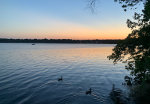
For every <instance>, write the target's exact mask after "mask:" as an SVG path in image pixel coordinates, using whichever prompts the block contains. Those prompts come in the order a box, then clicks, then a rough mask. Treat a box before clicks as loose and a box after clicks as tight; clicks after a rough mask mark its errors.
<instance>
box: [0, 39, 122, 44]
mask: <svg viewBox="0 0 150 104" xmlns="http://www.w3.org/2000/svg"><path fill="white" fill-rule="evenodd" d="M120 41H121V40H119V39H118V40H117V39H116V40H113V39H112V40H111V39H106V40H98V39H96V40H72V39H6V38H0V43H68V44H69V43H76V44H82V43H83V44H117V43H119V42H120Z"/></svg>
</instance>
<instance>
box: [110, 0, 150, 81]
mask: <svg viewBox="0 0 150 104" xmlns="http://www.w3.org/2000/svg"><path fill="white" fill-rule="evenodd" d="M115 1H117V2H119V3H120V4H122V7H123V8H125V11H126V8H128V7H134V6H135V5H137V4H138V3H140V2H143V3H144V10H142V13H141V14H138V13H136V12H135V14H134V20H135V22H132V21H131V20H127V25H128V27H129V28H131V29H132V33H131V34H129V35H128V36H127V38H125V39H124V40H123V41H121V42H120V43H119V44H117V45H116V46H115V48H114V49H113V53H112V55H110V56H108V58H109V59H112V60H113V61H114V63H117V62H119V61H121V62H126V63H127V66H126V69H127V70H130V71H131V75H134V76H135V81H137V82H143V81H148V80H150V0H115Z"/></svg>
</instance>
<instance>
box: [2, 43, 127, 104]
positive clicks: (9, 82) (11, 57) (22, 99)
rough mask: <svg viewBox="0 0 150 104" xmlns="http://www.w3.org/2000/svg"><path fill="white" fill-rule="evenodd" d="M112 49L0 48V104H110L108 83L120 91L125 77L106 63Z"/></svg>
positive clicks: (75, 46) (119, 68)
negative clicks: (61, 78) (91, 92)
mask: <svg viewBox="0 0 150 104" xmlns="http://www.w3.org/2000/svg"><path fill="white" fill-rule="evenodd" d="M113 46H114V45H109V44H105V45H104V44H36V45H34V46H33V45H31V44H15V43H13V44H6V43H5V44H0V47H1V48H0V92H1V93H0V104H10V103H11V104H99V103H101V104H110V103H111V100H110V98H109V93H110V91H111V89H112V83H114V84H116V85H117V87H118V88H121V89H122V88H123V86H122V85H121V83H122V82H123V78H124V76H125V75H126V74H128V72H127V71H126V70H124V65H123V64H118V65H113V63H112V61H109V60H108V59H107V56H108V55H110V54H111V52H112V51H111V50H112V48H113ZM60 76H63V79H64V80H63V81H61V82H58V81H57V78H59V77H60ZM90 87H91V88H92V89H93V94H92V95H91V96H90V95H85V91H86V90H87V89H89V88H90Z"/></svg>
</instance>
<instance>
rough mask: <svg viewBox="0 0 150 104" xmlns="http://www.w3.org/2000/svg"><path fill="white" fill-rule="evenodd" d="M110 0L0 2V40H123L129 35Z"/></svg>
mask: <svg viewBox="0 0 150 104" xmlns="http://www.w3.org/2000/svg"><path fill="white" fill-rule="evenodd" d="M132 16H133V11H128V12H124V11H123V9H122V8H121V6H120V5H119V4H118V3H115V2H114V0H99V2H97V4H96V9H95V12H94V13H92V12H91V10H90V9H89V8H88V0H0V38H48V39H50V38H55V39H58V38H59V39H66V38H67V39H123V38H125V37H126V36H127V35H128V33H130V32H131V30H130V29H128V28H127V26H126V20H127V19H128V18H132Z"/></svg>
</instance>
